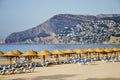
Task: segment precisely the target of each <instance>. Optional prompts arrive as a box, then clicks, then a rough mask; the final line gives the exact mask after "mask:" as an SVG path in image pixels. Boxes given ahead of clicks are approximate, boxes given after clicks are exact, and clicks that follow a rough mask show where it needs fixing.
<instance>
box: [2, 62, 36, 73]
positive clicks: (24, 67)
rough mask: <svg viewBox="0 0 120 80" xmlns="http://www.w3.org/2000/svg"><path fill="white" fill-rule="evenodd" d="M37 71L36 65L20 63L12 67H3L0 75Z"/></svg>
mask: <svg viewBox="0 0 120 80" xmlns="http://www.w3.org/2000/svg"><path fill="white" fill-rule="evenodd" d="M34 69H35V66H34V63H18V64H12V65H9V64H8V65H1V66H0V74H1V75H4V74H15V73H24V72H33V71H34Z"/></svg>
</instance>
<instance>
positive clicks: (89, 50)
mask: <svg viewBox="0 0 120 80" xmlns="http://www.w3.org/2000/svg"><path fill="white" fill-rule="evenodd" d="M84 51H85V52H88V53H93V52H95V51H94V50H93V49H92V48H87V49H85V50H84Z"/></svg>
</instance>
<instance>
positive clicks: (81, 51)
mask: <svg viewBox="0 0 120 80" xmlns="http://www.w3.org/2000/svg"><path fill="white" fill-rule="evenodd" d="M74 51H75V52H76V53H78V54H85V53H86V52H85V51H83V50H82V49H79V48H77V49H75V50H74Z"/></svg>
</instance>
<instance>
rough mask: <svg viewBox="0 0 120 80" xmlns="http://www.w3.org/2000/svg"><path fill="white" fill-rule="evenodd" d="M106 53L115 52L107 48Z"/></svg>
mask: <svg viewBox="0 0 120 80" xmlns="http://www.w3.org/2000/svg"><path fill="white" fill-rule="evenodd" d="M104 52H106V53H111V52H113V50H112V49H109V48H105V49H104Z"/></svg>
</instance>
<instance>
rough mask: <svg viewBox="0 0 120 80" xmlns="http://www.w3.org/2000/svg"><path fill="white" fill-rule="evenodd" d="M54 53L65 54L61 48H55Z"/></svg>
mask: <svg viewBox="0 0 120 80" xmlns="http://www.w3.org/2000/svg"><path fill="white" fill-rule="evenodd" d="M52 54H64V53H63V52H62V51H61V50H59V49H55V50H54V51H52Z"/></svg>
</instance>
